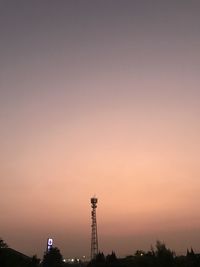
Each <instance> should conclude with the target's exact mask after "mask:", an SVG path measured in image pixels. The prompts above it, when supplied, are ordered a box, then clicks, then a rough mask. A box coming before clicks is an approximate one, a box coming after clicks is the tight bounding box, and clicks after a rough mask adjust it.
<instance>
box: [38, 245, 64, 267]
mask: <svg viewBox="0 0 200 267" xmlns="http://www.w3.org/2000/svg"><path fill="white" fill-rule="evenodd" d="M42 266H43V267H61V266H63V257H62V255H61V253H60V250H59V249H58V248H56V247H55V248H51V249H50V250H49V251H48V252H46V253H45V254H44V257H43V262H42Z"/></svg>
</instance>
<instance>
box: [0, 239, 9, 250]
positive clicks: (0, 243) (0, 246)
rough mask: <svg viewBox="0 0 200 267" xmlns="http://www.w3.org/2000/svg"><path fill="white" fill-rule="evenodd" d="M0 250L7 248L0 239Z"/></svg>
mask: <svg viewBox="0 0 200 267" xmlns="http://www.w3.org/2000/svg"><path fill="white" fill-rule="evenodd" d="M0 248H8V245H7V244H6V243H5V242H4V240H3V239H1V238H0Z"/></svg>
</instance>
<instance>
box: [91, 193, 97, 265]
mask: <svg viewBox="0 0 200 267" xmlns="http://www.w3.org/2000/svg"><path fill="white" fill-rule="evenodd" d="M97 201H98V199H97V198H96V197H92V198H91V206H92V212H91V215H92V235H91V260H93V259H95V257H96V255H97V254H98V236H97V219H96V208H97Z"/></svg>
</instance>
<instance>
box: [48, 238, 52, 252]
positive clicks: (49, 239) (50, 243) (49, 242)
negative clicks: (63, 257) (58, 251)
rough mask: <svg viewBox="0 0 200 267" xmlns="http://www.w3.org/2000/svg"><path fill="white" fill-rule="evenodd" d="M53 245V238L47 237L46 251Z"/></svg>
mask: <svg viewBox="0 0 200 267" xmlns="http://www.w3.org/2000/svg"><path fill="white" fill-rule="evenodd" d="M52 246H53V239H52V238H48V239H47V251H49V250H50V249H51V248H52Z"/></svg>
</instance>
